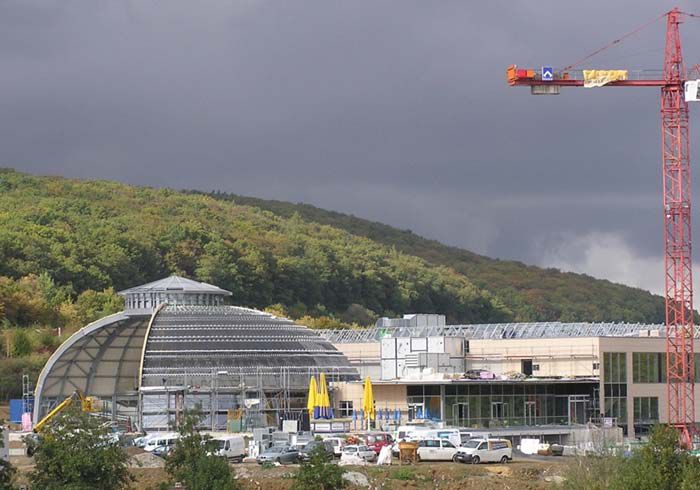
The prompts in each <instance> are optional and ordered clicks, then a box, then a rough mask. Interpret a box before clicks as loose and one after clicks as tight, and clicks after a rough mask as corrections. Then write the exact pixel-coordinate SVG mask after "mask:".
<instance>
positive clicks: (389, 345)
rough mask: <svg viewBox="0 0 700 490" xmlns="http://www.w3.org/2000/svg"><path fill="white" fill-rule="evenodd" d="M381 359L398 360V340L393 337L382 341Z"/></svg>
mask: <svg viewBox="0 0 700 490" xmlns="http://www.w3.org/2000/svg"><path fill="white" fill-rule="evenodd" d="M381 357H382V359H395V358H396V339H395V338H393V337H388V338H383V339H382V340H381Z"/></svg>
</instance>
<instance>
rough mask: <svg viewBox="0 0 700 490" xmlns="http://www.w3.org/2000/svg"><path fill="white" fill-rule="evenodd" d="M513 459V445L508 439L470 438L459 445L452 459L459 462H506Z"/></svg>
mask: <svg viewBox="0 0 700 490" xmlns="http://www.w3.org/2000/svg"><path fill="white" fill-rule="evenodd" d="M512 460H513V446H512V445H511V443H510V441H509V440H508V439H471V440H470V441H467V443H466V444H465V445H464V446H462V447H460V448H459V449H458V450H457V452H456V453H455V456H454V461H459V462H460V463H473V464H479V463H507V462H509V461H512Z"/></svg>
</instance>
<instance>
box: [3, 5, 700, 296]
mask: <svg viewBox="0 0 700 490" xmlns="http://www.w3.org/2000/svg"><path fill="white" fill-rule="evenodd" d="M670 7H671V5H670V4H669V5H660V4H659V2H655V1H651V0H649V1H645V2H608V1H598V2H578V3H574V2H558V1H547V2H542V1H538V2H525V1H523V2H514V1H483V2H476V1H464V0H462V1H432V2H431V1H425V0H421V1H418V0H416V1H409V0H393V1H371V2H370V1H355V2H329V1H327V0H323V1H320V0H319V1H303V0H298V1H277V2H272V1H262V0H239V1H223V0H220V1H203V2H192V1H184V0H183V1H174V0H168V1H152V0H151V1H143V0H138V1H137V0H132V1H127V0H121V1H114V0H113V1H106V2H91V1H88V0H80V1H78V0H70V1H67V0H61V1H56V2H51V1H48V0H42V1H35V0H10V1H8V0H5V1H4V2H2V3H0V60H1V61H2V69H1V70H0V134H2V139H1V140H0V142H1V144H0V165H2V166H10V167H15V168H17V169H19V170H25V171H30V172H35V173H42V174H45V173H49V174H60V175H68V176H77V177H85V178H95V177H97V178H110V179H119V180H122V181H126V182H129V183H134V184H146V185H155V186H172V187H177V188H198V189H203V190H211V189H220V190H226V191H231V192H236V193H241V194H246V195H254V196H260V197H267V198H277V199H285V200H291V201H305V202H310V203H313V204H316V205H319V206H322V207H327V208H332V209H337V210H340V211H346V212H351V213H353V214H356V215H359V216H363V217H367V218H371V219H377V220H380V221H384V222H387V223H390V224H394V225H397V226H400V227H403V228H410V229H413V230H414V231H416V232H418V233H421V234H424V235H427V236H430V237H435V238H438V239H440V240H443V241H445V242H448V243H450V244H456V245H460V246H464V247H466V248H470V249H473V250H476V251H478V252H481V253H484V254H487V255H492V256H499V257H504V258H516V259H521V260H525V261H528V262H534V263H539V264H544V265H548V264H550V263H551V264H554V265H558V266H561V267H567V268H572V269H580V270H584V271H586V270H588V271H592V272H595V273H596V274H598V275H606V272H605V271H604V270H603V271H601V270H599V269H595V268H591V266H590V262H591V261H592V260H593V259H592V258H591V257H594V256H595V255H594V254H593V253H592V252H590V250H591V248H592V247H593V246H594V245H595V244H597V243H598V242H599V241H601V240H598V238H596V237H606V238H605V240H603V241H605V243H606V244H607V246H608V248H607V249H606V250H608V249H609V250H608V252H606V253H609V255H610V257H611V260H612V261H613V262H614V261H615V260H617V259H618V257H617V256H616V254H617V253H618V252H619V253H620V254H621V255H620V256H619V260H627V261H628V262H630V263H631V264H633V263H634V261H635V260H641V261H654V260H657V259H658V257H659V256H660V254H659V251H660V247H661V239H660V236H659V235H660V231H661V221H660V220H661V214H660V212H659V208H660V183H659V180H660V179H659V177H660V171H659V166H660V163H659V160H660V156H659V155H660V149H659V121H658V105H659V101H658V92H657V90H655V89H638V90H632V89H600V90H591V91H588V90H584V89H571V90H568V91H563V93H562V95H560V96H559V97H532V96H530V95H529V94H528V93H527V90H526V89H516V88H510V87H508V86H507V85H506V83H505V76H504V71H505V67H506V66H507V65H508V64H510V63H518V64H520V65H521V66H532V67H538V66H541V65H544V64H552V65H554V66H563V65H566V64H568V63H571V62H573V61H576V60H577V59H578V58H579V57H581V56H583V55H585V54H587V53H589V52H591V51H593V50H594V49H596V48H597V47H599V46H601V45H603V44H605V43H606V42H609V41H611V40H613V39H615V38H616V37H619V36H620V35H621V34H623V33H625V32H627V31H629V30H631V29H633V28H635V27H637V26H638V25H640V24H642V23H644V22H646V21H647V20H649V19H652V18H654V17H655V16H657V15H659V14H660V13H661V11H662V10H663V9H665V8H670ZM681 7H686V5H683V4H681ZM687 10H693V7H692V5H690V4H688V5H687ZM663 31H664V26H663V23H661V22H658V23H656V24H655V25H653V26H651V27H650V28H648V29H646V30H645V31H643V32H642V33H640V34H639V35H638V36H635V37H633V38H631V39H629V40H628V41H626V42H625V43H624V44H623V45H622V46H621V47H619V48H616V49H615V50H612V51H610V52H609V53H605V54H603V55H601V56H600V57H599V58H598V61H597V62H596V63H591V64H590V66H593V67H603V68H607V67H610V68H618V67H622V68H627V67H629V68H660V67H661V60H662V56H663ZM682 34H683V40H684V45H685V46H686V55H687V58H688V60H689V64H690V62H692V61H693V60H699V59H700V53H695V52H694V51H693V49H692V48H693V46H697V45H698V40H700V21H689V22H688V23H686V24H684V25H683V26H682ZM695 126H697V124H696V125H695ZM692 134H693V142H694V143H695V141H697V137H696V136H697V131H695V130H693V133H692ZM696 228H697V227H696ZM591 244H593V245H591ZM618 249H619V250H618ZM589 252H590V253H589ZM587 254H588V255H587ZM630 267H632V265H630ZM616 274H617V275H616ZM609 277H612V278H613V279H616V280H623V281H624V280H627V281H629V282H635V283H640V284H641V282H642V281H640V280H638V279H637V278H635V277H628V276H625V274H624V272H619V273H611V275H609ZM660 277H661V272H659V278H660ZM642 285H643V286H645V287H650V288H654V287H657V285H658V281H656V280H650V281H648V282H645V283H644V284H642Z"/></svg>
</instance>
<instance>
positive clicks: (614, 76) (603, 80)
mask: <svg viewBox="0 0 700 490" xmlns="http://www.w3.org/2000/svg"><path fill="white" fill-rule="evenodd" d="M618 80H627V70H583V86H584V87H586V88H593V87H602V86H603V85H606V84H608V83H610V82H617V81H618Z"/></svg>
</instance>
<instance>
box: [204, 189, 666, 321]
mask: <svg viewBox="0 0 700 490" xmlns="http://www.w3.org/2000/svg"><path fill="white" fill-rule="evenodd" d="M209 195H211V196H212V197H215V198H217V199H221V200H227V201H232V202H236V203H238V204H245V205H248V206H253V207H256V208H260V209H265V210H267V211H271V212H273V213H275V214H276V215H278V216H281V217H287V218H288V217H291V216H294V215H295V214H296V215H298V216H300V217H301V218H302V219H304V220H306V221H312V222H315V223H320V224H325V225H330V226H333V227H334V228H339V229H342V230H345V231H347V232H349V233H352V234H353V235H356V236H362V237H365V238H369V239H370V240H373V241H375V242H377V243H381V244H384V245H389V246H391V247H393V248H395V249H396V250H398V251H401V252H403V253H406V254H410V255H413V256H416V257H420V258H422V259H424V260H425V261H427V262H428V263H430V264H436V265H442V266H446V267H449V268H450V269H452V270H454V271H456V272H458V273H460V274H463V275H464V276H466V277H467V278H468V279H469V280H470V281H471V282H472V283H473V284H475V285H476V286H477V287H479V288H480V289H482V290H485V291H488V292H489V293H491V294H492V295H494V296H495V297H496V298H498V299H499V300H500V301H502V302H503V303H504V304H505V305H506V306H507V307H508V309H509V311H510V312H511V313H512V317H513V321H596V322H597V321H628V322H651V323H663V321H664V300H663V298H662V297H660V296H657V295H652V294H651V293H649V292H647V291H644V290H641V289H638V288H632V287H629V286H625V285H622V284H616V283H612V282H610V281H607V280H601V279H595V278H593V277H591V276H588V275H585V274H574V273H567V272H561V271H559V270H557V269H543V268H541V267H534V266H528V265H525V264H523V263H521V262H516V261H509V260H498V259H492V258H489V257H484V256H482V255H478V254H475V253H473V252H470V251H468V250H464V249H461V248H457V247H450V246H447V245H444V244H442V243H440V242H437V241H435V240H429V239H427V238H423V237H421V236H418V235H416V234H414V233H412V232H411V231H409V230H400V229H397V228H393V227H391V226H388V225H385V224H382V223H377V222H374V221H368V220H364V219H361V218H357V217H355V216H351V215H347V214H343V213H338V212H335V211H327V210H325V209H320V208H317V207H315V206H311V205H308V204H292V203H288V202H283V201H273V200H264V199H258V198H254V197H245V196H238V195H233V194H227V193H221V192H214V193H210V194H209ZM467 232H468V231H467Z"/></svg>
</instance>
